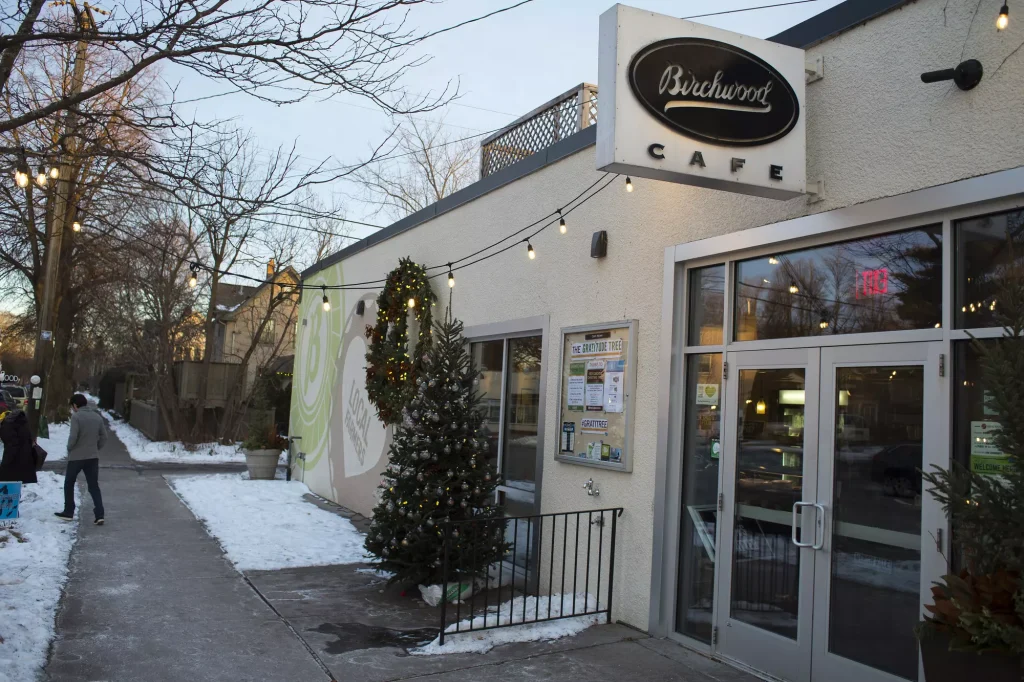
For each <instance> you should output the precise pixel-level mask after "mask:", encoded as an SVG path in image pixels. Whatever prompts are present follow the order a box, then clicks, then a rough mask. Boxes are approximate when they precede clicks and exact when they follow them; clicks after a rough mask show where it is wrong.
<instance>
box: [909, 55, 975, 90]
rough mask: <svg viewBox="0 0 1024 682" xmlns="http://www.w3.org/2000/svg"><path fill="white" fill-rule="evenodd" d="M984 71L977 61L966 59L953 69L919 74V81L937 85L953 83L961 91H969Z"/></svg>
mask: <svg viewBox="0 0 1024 682" xmlns="http://www.w3.org/2000/svg"><path fill="white" fill-rule="evenodd" d="M984 73H985V69H983V68H982V66H981V62H979V61H978V60H977V59H968V60H967V61H963V62H960V64H959V65H958V66H957V67H956V68H955V69H940V70H939V71H926V72H925V73H922V74H921V80H922V81H923V82H925V83H938V82H939V81H953V82H954V83H956V87H958V88H960V89H961V90H970V89H972V88H973V87H974V86H976V85H977V84H978V83H980V82H981V77H982V76H983V75H984Z"/></svg>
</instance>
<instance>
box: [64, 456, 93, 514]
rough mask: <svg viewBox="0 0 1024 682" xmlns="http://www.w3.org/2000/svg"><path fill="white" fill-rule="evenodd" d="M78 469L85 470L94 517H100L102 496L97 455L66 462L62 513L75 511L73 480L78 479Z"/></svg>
mask: <svg viewBox="0 0 1024 682" xmlns="http://www.w3.org/2000/svg"><path fill="white" fill-rule="evenodd" d="M80 471H84V472H85V482H86V484H88V486H89V494H90V495H92V506H93V511H94V512H95V513H96V518H97V519H102V518H103V496H102V495H100V460H99V458H98V457H93V458H92V459H75V460H71V461H70V462H68V468H67V471H65V472H64V513H66V514H74V513H75V481H76V480H78V473H79V472H80Z"/></svg>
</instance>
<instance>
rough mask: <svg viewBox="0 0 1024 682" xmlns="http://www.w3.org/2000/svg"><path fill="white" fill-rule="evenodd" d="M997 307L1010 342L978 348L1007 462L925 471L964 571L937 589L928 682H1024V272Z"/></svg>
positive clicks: (1009, 279) (926, 654)
mask: <svg viewBox="0 0 1024 682" xmlns="http://www.w3.org/2000/svg"><path fill="white" fill-rule="evenodd" d="M999 304H1000V310H1001V311H1002V312H1001V317H1002V319H1001V320H1000V321H1001V322H1002V323H1003V325H1004V332H1005V334H1004V337H1003V338H1002V339H1000V340H999V341H998V342H996V343H990V344H983V343H980V342H978V341H977V340H975V341H974V342H973V345H974V348H975V350H976V352H977V353H978V354H979V355H980V358H981V366H982V371H983V378H984V382H985V387H986V388H987V389H988V390H987V405H986V407H987V408H988V409H990V410H992V411H994V412H995V413H996V416H995V417H993V419H998V420H999V423H1000V425H1001V427H1000V429H999V430H998V431H997V432H996V433H995V435H994V440H995V444H996V446H997V447H998V448H999V450H1000V451H1001V452H1002V453H1004V454H1006V455H1008V458H1007V463H1006V465H1005V467H1004V468H1003V469H1002V470H1001V471H1000V472H999V475H991V474H983V473H979V472H977V471H975V470H973V469H969V468H967V467H965V466H963V465H960V464H954V466H953V468H952V469H949V470H946V469H941V468H939V469H937V470H935V471H933V472H927V473H924V480H925V481H926V482H927V483H928V484H930V485H931V489H930V490H929V492H930V493H931V494H932V495H933V496H934V497H935V499H936V500H938V501H939V502H940V503H941V504H942V506H943V509H944V510H945V512H946V514H947V516H948V517H949V520H950V525H951V529H952V534H953V536H952V540H953V542H952V549H953V551H954V552H955V555H956V557H957V559H958V563H959V564H960V566H961V567H962V570H960V572H959V573H957V574H955V575H946V576H943V578H942V580H941V581H940V582H938V583H936V584H935V586H934V587H932V596H933V602H932V603H931V604H928V605H927V606H925V609H926V610H927V612H928V613H927V615H926V616H925V618H924V621H923V622H922V623H920V624H919V626H918V628H917V634H918V638H919V640H920V643H921V656H922V660H923V663H924V672H925V679H926V680H927V682H946V681H947V680H948V681H950V682H952V681H954V680H956V681H959V680H968V679H971V680H974V679H976V680H985V682H1011V681H1012V682H1020V681H1021V680H1024V589H1022V580H1021V576H1022V569H1024V268H1022V267H1020V266H1017V267H1014V268H1012V269H1011V270H1010V272H1008V273H1007V274H1006V277H1005V282H1004V287H1003V290H1002V291H1001V292H1000V294H999Z"/></svg>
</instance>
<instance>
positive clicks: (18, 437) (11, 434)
mask: <svg viewBox="0 0 1024 682" xmlns="http://www.w3.org/2000/svg"><path fill="white" fill-rule="evenodd" d="M0 440H2V441H3V444H4V454H3V458H2V459H0V481H21V482H22V483H36V457H35V453H33V452H32V445H33V444H34V443H35V439H34V438H33V437H32V431H30V430H29V428H28V417H27V416H26V415H25V413H24V412H22V411H21V410H11V411H10V412H6V413H5V414H4V417H3V421H0Z"/></svg>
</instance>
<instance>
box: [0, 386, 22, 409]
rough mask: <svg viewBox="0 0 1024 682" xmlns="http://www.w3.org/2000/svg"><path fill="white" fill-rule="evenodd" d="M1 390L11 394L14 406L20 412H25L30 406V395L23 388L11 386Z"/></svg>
mask: <svg viewBox="0 0 1024 682" xmlns="http://www.w3.org/2000/svg"><path fill="white" fill-rule="evenodd" d="M0 388H2V389H3V390H4V391H7V392H8V393H10V394H11V398H13V399H14V404H15V405H16V406H17V408H18V409H19V410H24V409H25V408H26V407H27V406H28V393H27V392H26V391H25V388H24V387H23V386H18V385H17V384H9V385H4V386H0Z"/></svg>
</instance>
